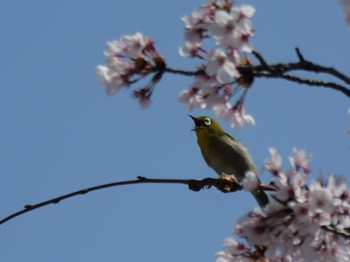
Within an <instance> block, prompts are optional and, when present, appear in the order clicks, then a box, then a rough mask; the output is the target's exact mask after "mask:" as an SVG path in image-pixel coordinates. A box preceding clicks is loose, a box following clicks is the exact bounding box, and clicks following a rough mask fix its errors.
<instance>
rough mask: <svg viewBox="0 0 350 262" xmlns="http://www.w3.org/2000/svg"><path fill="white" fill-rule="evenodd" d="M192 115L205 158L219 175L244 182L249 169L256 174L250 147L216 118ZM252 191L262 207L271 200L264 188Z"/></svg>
mask: <svg viewBox="0 0 350 262" xmlns="http://www.w3.org/2000/svg"><path fill="white" fill-rule="evenodd" d="M190 117H191V118H192V119H193V121H194V124H195V126H194V128H193V129H192V130H194V131H195V132H196V135H197V142H198V145H199V148H200V150H201V152H202V155H203V158H204V160H205V162H206V163H207V165H208V166H210V167H211V168H212V169H214V170H215V172H216V173H218V175H219V176H221V175H223V174H226V175H233V176H235V178H236V179H237V181H238V182H242V180H243V178H244V177H245V174H246V172H247V171H251V172H253V173H254V174H255V175H256V170H255V166H254V164H253V161H252V159H251V157H250V155H249V152H248V149H247V148H246V147H245V146H244V145H243V144H241V143H240V142H238V141H237V140H236V139H234V138H233V137H232V136H230V135H229V134H227V133H226V132H225V131H224V130H223V128H222V127H221V126H220V125H219V124H218V123H217V122H216V121H215V120H214V119H212V118H210V117H207V116H198V117H194V116H191V115H190ZM257 180H258V181H259V178H258V177H257ZM259 182H260V181H259ZM251 193H252V194H253V196H254V197H255V199H256V201H257V202H258V204H259V206H260V207H264V206H265V205H266V204H267V203H268V202H269V200H268V197H267V195H266V193H265V192H264V191H263V190H261V189H254V190H253V191H251Z"/></svg>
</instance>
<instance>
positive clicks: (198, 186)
mask: <svg viewBox="0 0 350 262" xmlns="http://www.w3.org/2000/svg"><path fill="white" fill-rule="evenodd" d="M144 183H153V184H154V183H156V184H183V185H187V186H188V188H189V189H190V190H192V191H196V192H198V191H200V190H202V189H205V188H210V187H212V186H214V187H216V188H217V189H218V190H220V191H221V192H224V193H228V192H235V191H237V190H241V189H242V187H241V185H240V184H239V183H237V181H236V180H235V179H230V180H228V179H221V178H220V177H219V178H210V177H208V178H204V179H201V180H198V179H163V178H146V177H144V176H138V177H137V179H135V180H128V181H120V182H113V183H108V184H102V185H98V186H93V187H89V188H85V189H81V190H78V191H75V192H72V193H69V194H66V195H62V196H59V197H55V198H52V199H49V200H46V201H43V202H40V203H37V204H27V205H25V206H24V208H23V209H22V210H20V211H18V212H15V213H13V214H11V215H9V216H7V217H5V218H3V219H1V220H0V225H2V224H4V223H5V222H7V221H9V220H12V219H14V218H15V217H18V216H20V215H23V214H25V213H28V212H30V211H33V210H35V209H38V208H40V207H44V206H47V205H50V204H58V203H59V202H61V201H62V200H65V199H68V198H71V197H75V196H78V195H84V194H87V193H89V192H92V191H97V190H101V189H104V188H109V187H116V186H123V185H132V184H144ZM259 188H260V189H262V190H266V191H273V190H275V188H274V187H271V186H269V185H260V186H259Z"/></svg>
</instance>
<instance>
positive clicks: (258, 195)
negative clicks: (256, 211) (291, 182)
mask: <svg viewBox="0 0 350 262" xmlns="http://www.w3.org/2000/svg"><path fill="white" fill-rule="evenodd" d="M251 193H252V194H253V196H254V198H255V199H256V201H257V202H258V204H259V206H260V207H261V208H263V207H264V206H266V205H267V204H268V203H269V198H268V196H267V195H266V193H265V192H264V190H260V189H255V190H253V191H251Z"/></svg>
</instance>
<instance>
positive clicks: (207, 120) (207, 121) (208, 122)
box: [203, 117, 211, 126]
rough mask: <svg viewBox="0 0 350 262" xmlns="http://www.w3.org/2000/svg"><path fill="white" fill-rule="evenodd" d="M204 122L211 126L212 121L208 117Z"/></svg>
mask: <svg viewBox="0 0 350 262" xmlns="http://www.w3.org/2000/svg"><path fill="white" fill-rule="evenodd" d="M203 122H204V124H205V125H207V126H209V125H210V124H211V120H210V118H208V117H207V118H206V119H204V121H203Z"/></svg>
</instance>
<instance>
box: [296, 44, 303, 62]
mask: <svg viewBox="0 0 350 262" xmlns="http://www.w3.org/2000/svg"><path fill="white" fill-rule="evenodd" d="M295 52H296V53H297V56H298V58H299V61H300V62H301V63H302V62H304V61H305V59H304V56H303V55H302V54H301V52H300V49H299V47H296V48H295Z"/></svg>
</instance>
